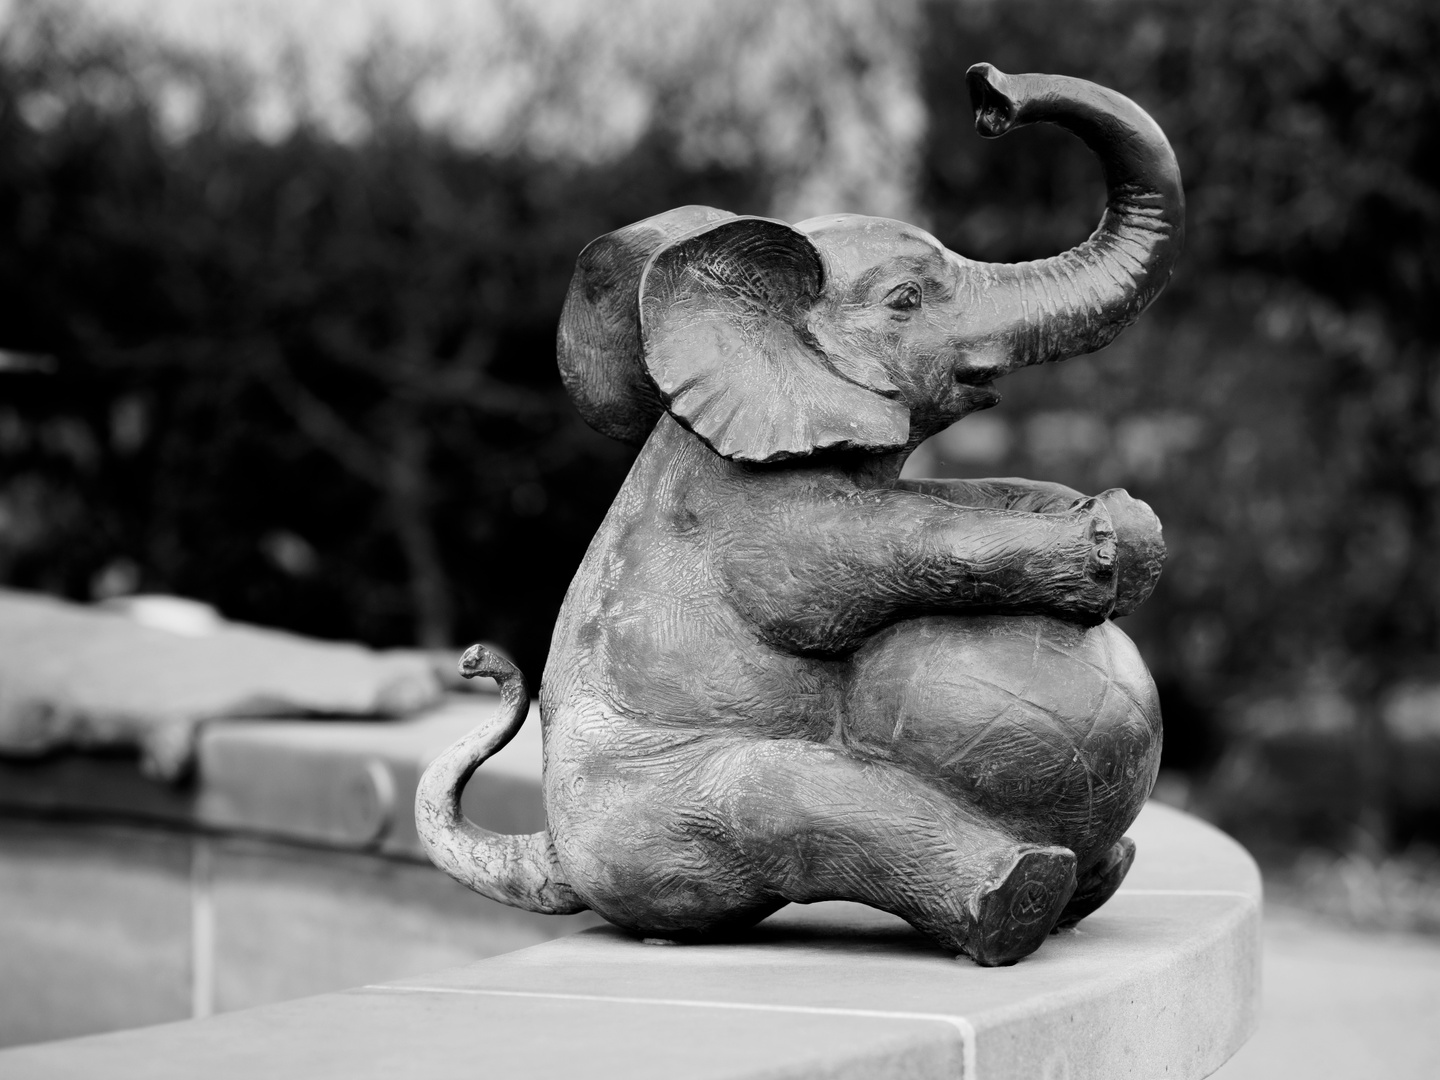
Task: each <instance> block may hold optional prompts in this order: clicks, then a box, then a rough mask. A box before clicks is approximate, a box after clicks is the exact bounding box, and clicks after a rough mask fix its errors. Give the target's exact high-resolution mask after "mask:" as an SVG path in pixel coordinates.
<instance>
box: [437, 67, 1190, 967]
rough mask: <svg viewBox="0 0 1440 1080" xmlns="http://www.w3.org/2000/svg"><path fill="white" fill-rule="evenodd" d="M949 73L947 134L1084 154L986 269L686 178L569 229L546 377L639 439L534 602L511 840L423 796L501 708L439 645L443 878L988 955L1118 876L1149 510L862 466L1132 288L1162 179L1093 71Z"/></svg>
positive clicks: (1174, 216) (858, 222) (1140, 769)
mask: <svg viewBox="0 0 1440 1080" xmlns="http://www.w3.org/2000/svg"><path fill="white" fill-rule="evenodd" d="M967 79H968V80H969V84H970V89H971V94H972V98H973V100H974V104H975V110H976V126H977V128H978V130H979V131H980V132H981V134H983V135H987V136H995V135H1000V134H1003V133H1005V132H1006V131H1008V130H1011V129H1013V128H1016V127H1020V126H1023V125H1025V124H1028V123H1034V122H1040V121H1045V122H1050V123H1055V124H1058V125H1060V126H1062V127H1065V128H1066V129H1068V130H1070V131H1072V132H1073V133H1075V134H1076V135H1078V136H1079V137H1080V138H1082V139H1083V140H1084V141H1085V142H1086V144H1087V145H1089V146H1090V147H1091V149H1092V150H1094V151H1095V153H1096V154H1097V155H1098V156H1099V158H1100V160H1101V163H1102V166H1103V168H1104V171H1105V178H1106V183H1107V185H1108V190H1109V204H1108V206H1107V209H1106V211H1105V215H1104V217H1103V218H1102V219H1101V222H1100V225H1099V227H1098V228H1097V229H1096V231H1095V233H1094V235H1093V236H1091V237H1090V239H1089V240H1087V241H1085V242H1084V243H1083V244H1080V245H1079V246H1078V247H1076V248H1074V249H1072V250H1071V251H1068V252H1065V253H1063V254H1061V255H1058V256H1056V257H1054V258H1052V259H1047V260H1043V261H1039V262H1033V263H1024V264H1018V265H995V264H987V263H977V262H973V261H971V260H968V259H965V258H963V257H962V256H959V255H956V254H954V253H953V252H950V251H947V250H946V249H945V248H944V247H942V246H941V245H940V244H939V243H938V242H937V241H936V240H935V239H934V238H933V237H931V236H930V235H929V234H927V233H925V232H924V231H923V230H920V229H917V228H915V227H914V226H911V225H906V224H903V223H901V222H897V221H891V220H887V219H880V218H868V217H861V216H857V215H848V214H847V215H834V216H829V217H822V218H815V219H812V220H810V221H806V222H802V223H800V224H799V225H793V226H792V225H788V224H786V223H784V222H779V221H772V220H769V219H765V218H755V217H736V216H734V215H729V214H725V213H723V212H721V211H717V210H711V209H710V208H707V207H686V208H683V209H681V210H675V211H671V212H670V213H668V214H662V215H660V216H659V217H656V218H651V219H649V220H648V221H645V222H640V223H638V224H636V225H632V226H629V227H628V228H626V229H622V230H620V231H619V232H618V233H614V234H611V235H610V236H608V237H604V238H601V239H600V240H597V241H595V243H593V244H591V245H590V246H589V247H588V248H587V249H586V250H585V252H584V253H582V255H581V257H580V261H579V265H578V267H577V270H576V276H575V280H574V283H573V284H572V286H571V290H570V294H569V296H568V298H567V300H566V306H565V311H564V315H563V317H562V325H561V330H560V350H559V352H560V364H561V370H562V372H563V373H564V376H565V380H566V385H567V387H569V389H570V391H571V394H572V397H573V398H574V400H575V403H576V405H577V407H579V409H580V410H581V412H582V414H583V415H584V416H585V417H586V419H587V420H589V421H590V422H591V423H592V424H593V425H594V426H596V427H597V428H599V429H600V430H602V431H604V432H606V433H608V434H611V435H614V436H616V437H618V438H624V439H630V440H632V441H640V440H642V439H643V442H644V445H643V447H642V449H641V451H640V455H639V457H638V459H637V460H636V462H635V466H634V468H633V469H632V470H631V473H630V475H629V477H628V478H627V479H626V481H625V484H624V486H623V487H622V488H621V491H620V493H619V495H618V496H617V497H616V500H615V503H614V505H613V506H612V507H611V510H610V513H609V515H608V516H607V517H606V519H605V521H604V523H603V524H602V525H601V527H600V530H599V532H598V533H597V534H596V536H595V538H594V540H593V541H592V543H591V545H590V549H589V551H588V553H587V554H586V556H585V559H584V562H583V563H582V565H581V567H580V569H579V571H578V572H577V574H576V575H575V579H574V581H573V582H572V584H571V586H570V591H569V593H568V595H567V596H566V600H565V604H564V607H563V609H562V611H561V614H560V619H559V622H558V624H557V626H556V629H555V636H554V640H553V643H552V647H551V652H550V660H549V663H548V665H547V668H546V671H545V677H544V680H543V683H542V686H541V694H540V701H541V712H542V718H543V722H544V725H545V732H544V734H545V799H546V809H547V813H548V817H549V828H548V830H547V831H546V832H542V833H536V834H534V835H532V836H528V837H511V836H497V835H495V834H492V833H486V832H485V831H484V830H481V829H478V828H476V827H475V826H474V825H473V824H471V823H469V822H467V821H465V820H464V818H463V815H461V814H460V813H459V810H458V802H457V800H458V793H459V790H460V788H461V787H462V786H463V784H464V781H465V780H466V779H467V778H468V776H469V775H470V774H471V773H472V772H473V771H474V769H475V767H476V766H477V765H478V764H479V763H480V762H482V761H483V760H484V759H485V758H486V757H487V756H488V755H489V754H491V753H493V752H494V751H495V750H496V749H497V748H498V747H499V746H502V745H503V744H504V742H505V740H506V739H508V738H509V736H510V734H512V733H513V731H514V730H515V729H516V728H517V727H518V726H519V723H520V722H521V720H522V719H523V717H524V715H525V703H526V697H525V692H524V689H523V684H522V681H521V678H520V675H519V673H518V672H516V671H515V670H514V669H513V668H511V667H509V665H507V664H506V663H505V662H504V661H502V660H500V659H499V658H497V657H495V656H493V655H492V654H489V653H488V652H486V651H484V650H483V649H479V648H478V647H477V649H473V650H471V652H470V653H467V654H466V658H465V661H464V662H463V664H464V667H465V668H466V669H467V671H468V672H469V673H479V674H488V675H495V676H497V677H498V678H499V679H500V681H501V685H502V688H503V691H504V694H505V698H506V701H507V702H508V703H509V706H510V707H509V710H508V712H507V713H506V714H505V716H504V717H502V718H501V719H500V720H499V721H497V723H496V726H495V727H494V729H493V730H489V729H487V730H481V731H477V732H475V733H473V734H472V735H471V736H469V737H467V739H466V740H464V741H463V742H462V743H460V744H457V746H456V747H454V748H452V750H451V751H449V752H448V753H447V754H446V755H444V756H443V757H442V758H441V759H440V760H438V761H437V762H436V764H435V766H433V767H432V769H431V771H430V773H428V774H427V776H426V778H425V780H424V781H422V784H421V789H420V792H419V795H418V798H417V821H418V827H419V831H420V834H421V836H422V838H423V839H424V840H425V842H426V844H427V847H428V848H429V850H430V851H431V854H432V856H433V857H434V858H435V860H436V862H437V863H439V864H440V865H441V866H443V867H444V868H445V869H446V870H447V871H448V872H449V873H451V874H452V875H454V876H455V877H457V878H458V879H459V880H461V881H463V882H464V883H465V884H467V885H469V886H470V887H471V888H473V889H475V890H476V891H478V892H481V893H483V894H485V895H487V896H491V897H494V898H496V899H499V900H503V901H504V902H506V903H511V904H516V905H518V906H523V907H528V908H532V909H536V910H545V911H556V912H560V911H575V910H579V909H580V908H582V907H589V908H592V909H594V910H595V911H597V912H599V913H600V914H601V915H603V916H604V917H605V918H607V919H609V920H610V921H612V922H614V923H616V924H618V925H620V926H622V927H626V928H628V929H630V930H632V931H634V932H635V933H636V934H638V935H640V936H642V937H645V938H650V939H661V940H672V941H675V940H679V941H683V940H687V939H694V938H696V937H700V936H708V935H714V934H717V933H722V932H724V931H726V930H729V929H735V928H738V927H743V926H745V925H748V924H750V923H753V922H755V921H757V920H759V919H763V918H764V917H765V916H767V915H769V914H770V913H771V912H773V911H775V910H776V909H778V908H779V907H781V906H783V905H784V904H786V903H789V902H798V903H806V902H811V901H817V900H828V899H844V900H855V901H860V902H863V903H866V904H870V905H873V906H875V907H878V908H883V909H884V910H886V911H891V912H894V913H896V914H898V915H900V916H902V917H903V918H905V919H906V920H908V921H909V922H910V923H911V924H912V925H914V926H915V927H917V928H918V929H920V930H921V931H922V932H924V933H926V934H928V935H929V936H930V937H931V938H932V939H934V940H935V941H936V942H937V943H939V944H940V945H941V946H943V947H945V948H947V949H950V950H952V951H955V952H961V953H964V954H966V955H968V956H970V957H972V958H973V959H975V960H976V961H978V962H979V963H982V964H1005V963H1013V962H1014V961H1015V960H1018V959H1019V958H1021V957H1023V956H1025V955H1026V954H1028V953H1029V952H1031V951H1033V950H1034V949H1035V948H1037V947H1038V946H1039V945H1040V943H1041V942H1042V941H1043V940H1044V939H1045V936H1046V935H1047V934H1048V933H1049V932H1050V931H1051V930H1052V929H1053V928H1055V927H1056V926H1057V925H1072V924H1073V923H1074V922H1076V921H1078V920H1079V919H1081V918H1083V917H1084V916H1085V915H1087V914H1089V913H1090V912H1091V911H1094V910H1095V909H1096V908H1097V907H1099V906H1100V905H1101V904H1103V903H1104V902H1105V900H1106V899H1108V898H1109V896H1110V895H1111V894H1113V892H1114V890H1115V889H1116V888H1117V887H1118V886H1119V884H1120V881H1121V880H1122V879H1123V878H1124V875H1125V872H1126V871H1127V870H1128V868H1129V865H1130V862H1131V859H1132V858H1133V855H1134V846H1133V845H1132V844H1130V842H1129V841H1128V840H1126V839H1124V838H1123V834H1124V831H1125V829H1126V828H1127V827H1128V826H1129V825H1130V823H1131V822H1132V821H1133V820H1134V818H1135V815H1136V814H1137V813H1138V812H1139V810H1140V807H1141V805H1142V804H1143V802H1144V800H1145V798H1146V796H1147V795H1148V793H1149V791H1150V787H1151V785H1152V783H1153V781H1154V778H1155V772H1156V769H1157V768H1158V764H1159V756H1160V710H1159V705H1158V702H1157V699H1156V696H1155V688H1154V685H1153V683H1152V681H1151V679H1150V676H1149V673H1148V672H1147V671H1146V669H1145V665H1144V663H1143V662H1142V661H1141V659H1140V657H1139V655H1138V653H1137V652H1136V650H1135V647H1134V646H1133V645H1132V644H1131V642H1130V640H1129V639H1128V638H1127V637H1126V636H1125V635H1124V634H1123V633H1122V632H1121V631H1120V630H1119V629H1117V628H1116V627H1115V626H1114V624H1113V623H1111V622H1110V621H1109V620H1110V619H1111V618H1112V617H1114V616H1118V615H1124V614H1127V613H1129V612H1130V611H1133V610H1134V609H1135V607H1137V606H1138V605H1139V604H1140V603H1141V602H1143V601H1144V599H1145V598H1146V597H1147V596H1148V595H1149V594H1150V591H1151V589H1152V588H1153V587H1154V584H1155V581H1156V579H1157V578H1158V576H1159V573H1160V567H1161V564H1162V562H1163V560H1164V543H1163V541H1162V540H1161V536H1160V523H1159V521H1158V520H1157V519H1156V518H1155V516H1154V514H1153V513H1151V512H1150V509H1149V507H1148V506H1146V505H1145V504H1144V503H1142V502H1139V501H1137V500H1134V499H1132V498H1130V496H1128V495H1127V494H1126V493H1125V492H1123V491H1121V490H1119V489H1112V490H1110V491H1107V492H1104V493H1102V494H1101V495H1098V496H1094V497H1088V498H1087V497H1085V496H1083V495H1081V494H1080V493H1079V492H1076V491H1072V490H1070V489H1068V488H1064V487H1062V486H1060V485H1056V484H1045V483H1036V482H1032V481H1026V480H1013V479H1007V480H918V481H912V480H904V481H902V480H900V479H899V474H900V469H901V466H902V465H903V463H904V461H905V458H906V456H907V455H908V454H909V452H910V451H911V450H913V449H914V448H915V447H916V446H918V445H919V444H920V442H922V441H923V440H924V439H926V438H928V437H929V436H931V435H933V434H934V433H936V432H937V431H940V430H942V429H943V428H944V427H946V426H948V425H949V424H951V423H954V422H955V421H956V420H959V419H961V418H962V417H964V416H966V415H967V414H969V413H971V412H974V411H975V410H977V409H983V408H988V407H989V406H991V405H993V404H995V403H996V401H998V396H997V395H996V393H995V391H994V389H993V387H992V385H991V384H992V382H993V380H994V379H996V378H997V377H999V376H1000V375H1003V374H1005V373H1006V372H1008V371H1011V370H1014V369H1015V368H1017V367H1021V366H1024V365H1027V364H1034V363H1040V362H1043V361H1049V360H1061V359H1065V358H1066V357H1070V356H1076V355H1080V354H1082V353H1087V352H1092V351H1094V350H1095V349H1098V348H1102V347H1103V346H1104V345H1106V344H1108V343H1109V342H1110V341H1112V340H1113V339H1114V337H1115V336H1116V334H1118V333H1119V332H1120V331H1121V330H1122V329H1123V328H1124V327H1125V326H1127V325H1129V324H1130V323H1132V322H1133V321H1134V320H1135V319H1136V318H1137V317H1138V316H1139V314H1140V313H1141V311H1143V310H1144V308H1145V307H1146V305H1148V304H1149V303H1150V301H1151V300H1153V299H1154V298H1155V296H1156V295H1157V294H1158V293H1159V291H1160V290H1161V288H1163V286H1164V284H1165V282H1166V280H1167V279H1168V277H1169V274H1170V270H1171V267H1172V265H1173V263H1174V260H1175V257H1176V255H1177V254H1178V253H1179V249H1180V246H1181V243H1182V241H1183V231H1184V224H1183V221H1184V197H1183V194H1182V192H1181V188H1180V178H1179V171H1178V168H1177V166H1176V163H1175V158H1174V155H1173V153H1172V152H1171V150H1170V147H1169V145H1168V143H1167V142H1166V140H1165V137H1164V135H1163V134H1162V133H1161V132H1160V130H1159V128H1158V127H1156V125H1155V123H1154V122H1153V121H1152V120H1151V119H1150V118H1149V117H1148V116H1147V115H1146V114H1145V113H1144V112H1142V111H1141V110H1140V109H1139V108H1138V107H1137V106H1135V105H1134V104H1133V103H1132V102H1130V101H1129V100H1127V99H1126V98H1123V97H1121V96H1120V95H1118V94H1116V93H1114V92H1113V91H1110V90H1106V89H1103V88H1101V87H1098V86H1095V85H1093V84H1091V83H1086V82H1083V81H1080V80H1077V79H1070V78H1064V77H1061V76H1052V75H1004V74H1002V73H1000V72H998V71H996V70H995V69H994V68H992V67H990V66H989V65H986V64H980V65H976V66H975V67H974V68H972V69H971V70H970V72H969V73H968V75H967Z"/></svg>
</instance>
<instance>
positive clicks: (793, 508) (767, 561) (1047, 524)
mask: <svg viewBox="0 0 1440 1080" xmlns="http://www.w3.org/2000/svg"><path fill="white" fill-rule="evenodd" d="M727 524H728V525H729V529H728V530H727V531H728V535H725V536H724V537H723V539H722V542H721V543H720V544H719V545H718V547H719V550H720V556H719V565H720V569H721V572H722V574H723V575H724V578H725V581H726V583H727V585H728V586H729V596H730V599H731V601H732V603H734V604H735V606H736V607H737V608H738V609H739V610H740V612H741V613H742V614H743V615H744V616H745V617H746V618H747V619H748V620H749V621H750V622H752V623H753V624H754V625H755V626H756V627H757V628H758V629H759V630H760V632H761V636H762V637H764V638H765V639H766V640H767V641H768V642H770V643H771V644H772V645H775V646H778V647H781V648H785V649H788V650H790V651H793V652H799V653H810V654H817V653H818V654H827V653H830V654H835V653H844V652H847V651H850V650H852V649H854V648H856V647H857V646H859V645H860V644H862V643H863V642H864V641H865V639H866V638H867V637H868V636H869V635H871V634H872V633H874V632H875V631H876V630H878V629H880V628H881V627H883V626H885V625H887V624H889V623H892V622H894V621H895V620H896V619H899V618H903V617H906V616H910V615H918V614H924V613H930V612H934V613H941V612H961V611H966V612H973V613H982V612H994V613H1005V614H1023V613H1046V614H1053V615H1058V616H1060V617H1062V618H1065V619H1069V620H1073V621H1075V622H1078V623H1082V624H1086V625H1093V624H1095V623H1099V622H1101V621H1103V620H1104V619H1105V618H1107V617H1108V616H1109V615H1110V613H1111V612H1112V611H1113V609H1114V606H1115V598H1116V590H1117V572H1116V541H1115V528H1114V525H1113V524H1112V522H1111V519H1110V514H1109V512H1108V511H1107V509H1106V507H1105V506H1104V504H1102V503H1101V502H1100V501H1099V500H1097V499H1086V500H1083V501H1082V502H1080V503H1079V504H1077V505H1076V506H1074V507H1072V508H1071V509H1070V510H1068V511H1066V512H1063V513H1058V514H1032V513H1023V512H1016V511H1008V510H992V509H987V508H975V507H963V506H955V505H952V504H949V503H946V502H944V501H942V500H940V499H936V498H933V497H930V496H928V495H924V494H921V493H918V492H911V491H897V490H881V491H855V492H849V493H846V494H843V495H838V496H834V497H830V498H812V499H810V500H809V501H800V500H797V501H791V502H788V503H784V504H781V503H779V502H778V501H777V502H776V503H774V504H772V508H771V509H769V510H768V512H761V513H756V512H753V511H752V513H751V514H750V515H749V516H747V517H742V518H740V519H739V520H736V521H734V522H731V523H727Z"/></svg>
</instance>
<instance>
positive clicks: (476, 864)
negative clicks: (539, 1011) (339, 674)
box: [415, 645, 585, 915]
mask: <svg viewBox="0 0 1440 1080" xmlns="http://www.w3.org/2000/svg"><path fill="white" fill-rule="evenodd" d="M460 673H461V674H462V675H464V676H465V677H466V678H467V679H471V678H474V677H476V676H477V675H487V676H490V677H491V678H494V679H495V680H496V681H497V682H499V684H500V702H501V704H500V712H499V714H498V716H497V717H496V718H495V719H494V720H493V721H491V722H490V723H488V724H482V725H480V726H479V727H477V728H476V729H475V730H474V731H472V732H470V734H468V735H466V736H465V737H464V738H463V739H461V740H460V741H459V742H457V743H456V744H455V745H454V746H452V747H450V748H449V749H448V750H446V751H445V752H444V753H443V754H441V755H440V756H439V757H438V758H436V759H435V760H434V761H432V762H431V763H430V766H429V768H427V769H426V770H425V772H424V774H423V775H422V776H421V777H420V783H419V785H418V786H417V788H416V791H415V831H416V832H417V833H419V835H420V842H421V843H422V844H423V845H424V847H425V853H426V854H427V855H429V856H430V861H431V862H433V863H434V864H435V865H436V866H438V867H440V869H442V870H444V871H445V872H446V873H447V874H449V875H450V876H451V877H453V878H454V879H455V880H456V881H458V882H460V884H462V885H464V886H466V887H467V888H470V889H474V890H475V891H476V892H477V893H479V894H480V895H481V896H488V897H489V898H490V899H491V900H498V901H500V903H502V904H509V905H510V906H511V907H518V908H524V909H525V910H527V911H540V912H544V913H545V914H547V915H569V914H572V913H574V912H577V911H584V910H585V903H584V901H582V900H581V899H580V898H579V897H578V896H577V895H575V892H574V890H573V889H571V888H570V887H569V886H568V885H566V884H565V882H564V880H563V878H562V877H561V871H560V863H559V860H558V859H557V858H556V857H555V848H554V845H553V844H552V843H551V842H550V834H549V833H548V832H537V833H529V834H526V835H523V836H514V835H508V834H502V833H494V832H490V831H489V830H487V829H482V828H480V827H479V826H478V825H476V824H474V823H473V822H471V821H469V820H468V819H467V818H466V817H465V814H464V812H463V811H462V810H461V809H460V793H461V792H462V791H463V790H464V789H465V782H466V781H467V780H469V779H470V777H471V776H472V775H473V774H474V772H475V770H476V769H477V768H479V766H480V764H481V763H482V762H483V761H485V760H486V759H487V758H488V757H490V755H491V754H494V753H495V752H496V751H497V750H499V749H500V748H501V747H503V746H504V745H505V744H506V743H508V742H509V741H510V739H511V738H512V737H513V736H514V734H515V733H516V732H517V731H519V730H520V725H521V724H523V723H524V722H525V715H526V713H527V711H528V710H529V706H530V695H529V694H528V693H526V691H525V681H524V679H523V678H521V676H520V672H519V671H518V670H517V669H516V667H515V665H514V664H512V663H510V661H508V660H506V659H505V658H504V657H502V656H498V655H496V654H495V653H493V652H491V651H490V650H489V649H487V648H485V647H484V646H483V645H474V646H472V647H471V648H470V649H469V650H468V651H467V652H466V653H465V655H464V657H463V658H462V659H461V661H460Z"/></svg>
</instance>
